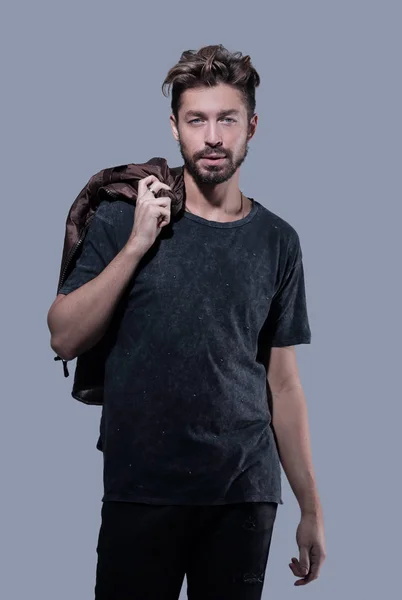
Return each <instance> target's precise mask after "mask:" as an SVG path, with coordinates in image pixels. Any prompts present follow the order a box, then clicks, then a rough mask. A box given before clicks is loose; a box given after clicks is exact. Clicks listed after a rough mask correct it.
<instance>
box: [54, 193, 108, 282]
mask: <svg viewBox="0 0 402 600" xmlns="http://www.w3.org/2000/svg"><path fill="white" fill-rule="evenodd" d="M110 213H111V210H110V202H107V201H103V202H102V203H101V204H100V205H99V207H98V209H97V211H96V212H95V214H94V216H93V218H92V221H91V223H90V225H89V227H88V231H87V233H86V235H85V238H84V241H83V243H82V250H81V253H80V255H79V257H78V259H77V262H76V264H75V266H74V268H73V270H72V271H71V273H70V274H69V276H68V277H67V279H66V280H65V282H64V283H63V285H62V286H61V288H60V290H59V292H58V293H59V294H70V293H71V292H73V291H74V290H76V289H78V288H79V287H81V286H82V285H84V284H85V283H87V282H88V281H91V280H92V279H94V278H95V277H97V276H98V275H99V274H100V273H101V272H102V271H103V270H104V268H105V267H106V266H107V265H108V264H109V263H110V262H111V261H112V260H113V258H114V257H115V256H116V255H117V253H118V248H117V243H116V236H115V228H114V225H113V219H112V217H111V214H110Z"/></svg>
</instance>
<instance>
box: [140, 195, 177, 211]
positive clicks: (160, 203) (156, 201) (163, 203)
mask: <svg viewBox="0 0 402 600" xmlns="http://www.w3.org/2000/svg"><path fill="white" fill-rule="evenodd" d="M145 200H146V204H147V205H149V206H156V207H162V208H169V209H170V206H171V204H172V201H171V199H170V198H168V197H167V196H161V197H160V198H154V197H153V196H152V197H151V198H145Z"/></svg>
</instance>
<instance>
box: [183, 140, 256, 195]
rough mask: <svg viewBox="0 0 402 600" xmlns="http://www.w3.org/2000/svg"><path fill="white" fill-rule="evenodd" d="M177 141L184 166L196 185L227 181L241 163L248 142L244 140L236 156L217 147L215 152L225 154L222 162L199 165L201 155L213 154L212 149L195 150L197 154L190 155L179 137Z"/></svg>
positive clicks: (245, 154) (243, 159) (246, 151)
mask: <svg viewBox="0 0 402 600" xmlns="http://www.w3.org/2000/svg"><path fill="white" fill-rule="evenodd" d="M178 143H179V149H180V154H181V156H182V158H183V161H184V166H185V168H186V169H187V171H188V172H189V174H190V175H191V176H192V178H193V179H194V181H195V183H197V184H198V185H217V184H218V183H224V182H225V181H229V179H230V178H231V177H233V175H234V174H235V172H236V171H237V169H238V168H239V167H240V166H241V165H242V164H243V162H244V161H245V159H246V156H247V153H248V143H247V140H246V141H245V142H244V144H243V147H242V148H241V151H240V152H239V154H238V155H237V156H233V153H232V152H230V151H229V150H223V149H221V148H219V149H218V150H217V152H216V154H222V155H224V156H225V159H224V162H223V163H221V164H216V165H214V164H212V163H211V164H204V165H203V166H200V159H201V157H202V156H204V155H208V154H213V151H212V150H209V152H208V150H203V151H202V152H197V154H194V155H193V156H190V155H189V154H188V152H187V150H186V147H185V146H184V144H183V143H182V141H181V139H180V137H179V142H178Z"/></svg>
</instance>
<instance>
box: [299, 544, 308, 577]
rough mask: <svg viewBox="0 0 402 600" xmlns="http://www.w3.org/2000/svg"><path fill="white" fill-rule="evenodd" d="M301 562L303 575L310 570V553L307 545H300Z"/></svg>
mask: <svg viewBox="0 0 402 600" xmlns="http://www.w3.org/2000/svg"><path fill="white" fill-rule="evenodd" d="M299 564H300V572H301V574H302V575H303V576H305V575H307V573H308V572H309V571H310V553H309V549H308V548H306V547H305V546H301V547H300V559H299Z"/></svg>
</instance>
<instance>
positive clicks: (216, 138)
mask: <svg viewBox="0 0 402 600" xmlns="http://www.w3.org/2000/svg"><path fill="white" fill-rule="evenodd" d="M204 141H205V144H207V145H208V146H212V147H213V148H215V147H217V146H222V135H221V134H220V132H219V129H218V126H217V124H216V123H208V125H207V127H206V130H205V140H204Z"/></svg>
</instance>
